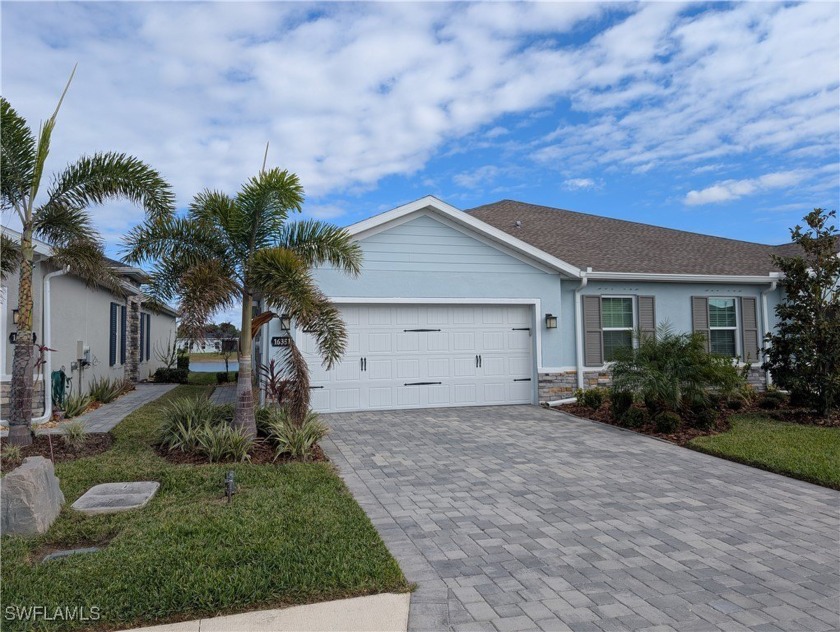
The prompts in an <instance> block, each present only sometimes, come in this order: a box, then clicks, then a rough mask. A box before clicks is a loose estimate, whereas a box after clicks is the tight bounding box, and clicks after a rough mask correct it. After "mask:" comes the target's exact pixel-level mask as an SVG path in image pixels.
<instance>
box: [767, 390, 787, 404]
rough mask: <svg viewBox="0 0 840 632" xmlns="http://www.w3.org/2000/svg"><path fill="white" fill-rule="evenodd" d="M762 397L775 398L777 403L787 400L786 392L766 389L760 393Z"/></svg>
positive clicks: (784, 402) (783, 402)
mask: <svg viewBox="0 0 840 632" xmlns="http://www.w3.org/2000/svg"><path fill="white" fill-rule="evenodd" d="M762 398H763V399H775V400H776V401H777V402H779V404H786V403H787V401H788V399H789V398H788V396H787V394H786V393H783V392H782V391H767V392H766V393H764V394H763V395H762Z"/></svg>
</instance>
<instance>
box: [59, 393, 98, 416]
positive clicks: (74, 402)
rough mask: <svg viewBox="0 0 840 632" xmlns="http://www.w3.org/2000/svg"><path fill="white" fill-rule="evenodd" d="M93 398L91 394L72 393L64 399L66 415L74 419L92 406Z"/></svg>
mask: <svg viewBox="0 0 840 632" xmlns="http://www.w3.org/2000/svg"><path fill="white" fill-rule="evenodd" d="M91 402H93V399H92V398H91V397H90V395H80V394H77V395H71V396H70V397H67V398H65V399H64V417H65V418H66V419H72V418H73V417H78V416H79V415H81V414H82V413H84V412H85V411H86V410H87V409H88V406H90V404H91Z"/></svg>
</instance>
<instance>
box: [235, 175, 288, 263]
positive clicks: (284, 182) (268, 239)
mask: <svg viewBox="0 0 840 632" xmlns="http://www.w3.org/2000/svg"><path fill="white" fill-rule="evenodd" d="M303 197H304V196H303V186H302V185H301V183H300V180H299V179H298V177H297V176H296V175H295V174H294V173H291V172H289V171H286V170H280V169H278V168H276V167H275V168H274V169H270V170H268V171H261V172H260V173H259V175H257V176H255V177H253V178H251V179H250V180H248V182H247V183H245V185H244V186H243V187H242V189H241V190H240V191H239V193H238V194H237V195H236V204H237V206H238V207H239V208H240V209H241V212H242V216H243V218H244V219H245V221H246V225H247V231H246V232H247V234H248V239H247V242H246V243H248V244H249V247H250V248H252V249H258V248H263V247H266V246H268V245H270V244H274V243H276V235H277V234H278V233H279V232H280V230H281V229H282V228H283V223H284V222H285V221H286V218H287V217H288V216H289V214H290V213H292V212H300V210H301V207H302V205H303Z"/></svg>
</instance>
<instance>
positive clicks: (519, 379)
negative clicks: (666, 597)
mask: <svg viewBox="0 0 840 632" xmlns="http://www.w3.org/2000/svg"><path fill="white" fill-rule="evenodd" d="M530 381H531V378H530V377H520V378H517V379H515V380H514V382H530Z"/></svg>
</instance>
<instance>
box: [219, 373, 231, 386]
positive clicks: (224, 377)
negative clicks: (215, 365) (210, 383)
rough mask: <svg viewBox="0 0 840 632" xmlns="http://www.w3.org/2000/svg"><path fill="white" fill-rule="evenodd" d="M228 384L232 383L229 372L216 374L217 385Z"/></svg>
mask: <svg viewBox="0 0 840 632" xmlns="http://www.w3.org/2000/svg"><path fill="white" fill-rule="evenodd" d="M227 382H230V373H228V372H227V371H219V372H218V373H216V384H226V383H227Z"/></svg>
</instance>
